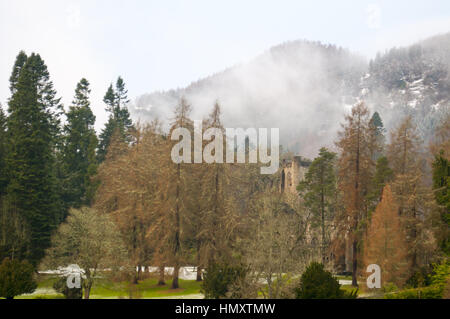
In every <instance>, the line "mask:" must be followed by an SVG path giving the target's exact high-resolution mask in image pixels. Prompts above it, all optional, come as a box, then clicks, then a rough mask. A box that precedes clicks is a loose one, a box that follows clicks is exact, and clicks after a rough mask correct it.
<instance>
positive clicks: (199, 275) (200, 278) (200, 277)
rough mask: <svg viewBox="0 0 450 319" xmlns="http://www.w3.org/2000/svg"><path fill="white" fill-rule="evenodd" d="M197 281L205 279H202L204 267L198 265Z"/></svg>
mask: <svg viewBox="0 0 450 319" xmlns="http://www.w3.org/2000/svg"><path fill="white" fill-rule="evenodd" d="M197 281H203V279H202V267H200V266H197Z"/></svg>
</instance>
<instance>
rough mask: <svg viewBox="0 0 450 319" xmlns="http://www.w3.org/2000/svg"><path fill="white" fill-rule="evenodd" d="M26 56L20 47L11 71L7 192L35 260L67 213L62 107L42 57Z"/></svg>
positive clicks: (33, 260) (41, 253)
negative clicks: (60, 153) (60, 169)
mask: <svg viewBox="0 0 450 319" xmlns="http://www.w3.org/2000/svg"><path fill="white" fill-rule="evenodd" d="M23 59H24V53H23V52H21V53H20V54H19V56H18V58H17V61H16V64H15V66H14V69H13V74H12V76H11V91H12V97H11V99H10V101H9V114H10V116H9V117H8V134H9V137H10V138H9V155H8V160H7V166H8V171H9V174H10V182H9V185H8V189H7V191H8V198H9V203H10V207H9V209H11V210H13V211H14V212H16V213H17V214H19V215H20V216H21V217H22V218H23V219H24V220H25V221H26V223H27V227H28V229H29V231H30V243H29V249H28V252H27V256H26V257H27V258H28V259H29V260H30V261H31V262H32V263H33V264H35V265H36V264H37V262H38V261H39V260H40V259H41V258H42V257H43V254H44V249H45V248H47V247H48V245H49V243H50V233H51V231H52V230H53V229H54V228H55V226H56V225H57V224H58V223H59V222H60V221H61V218H62V216H61V211H60V209H59V207H58V204H59V203H60V202H59V198H58V192H57V190H56V180H55V176H54V166H55V153H56V144H57V139H58V133H59V132H58V130H59V117H58V116H59V114H60V112H61V109H62V106H61V105H60V100H59V99H57V98H56V91H55V90H54V89H53V83H52V82H51V81H50V76H49V73H48V70H47V66H46V65H45V63H44V61H43V60H42V59H41V57H40V56H39V55H38V54H34V53H33V54H32V55H31V56H30V57H28V59H27V60H26V62H25V63H24V64H23V66H21V65H22V62H23ZM18 70H19V71H18Z"/></svg>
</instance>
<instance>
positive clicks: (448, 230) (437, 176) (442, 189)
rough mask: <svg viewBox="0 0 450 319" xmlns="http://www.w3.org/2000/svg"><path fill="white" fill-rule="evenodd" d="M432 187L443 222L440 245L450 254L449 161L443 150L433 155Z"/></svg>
mask: <svg viewBox="0 0 450 319" xmlns="http://www.w3.org/2000/svg"><path fill="white" fill-rule="evenodd" d="M433 189H434V195H435V198H436V202H437V203H438V205H439V206H440V215H441V220H442V222H443V227H442V229H443V231H442V234H441V235H440V236H439V237H440V246H441V248H442V250H443V251H444V252H445V253H446V254H447V255H448V254H450V161H449V159H448V158H446V157H445V156H444V151H443V150H442V151H441V152H440V153H439V155H436V156H435V160H434V162H433Z"/></svg>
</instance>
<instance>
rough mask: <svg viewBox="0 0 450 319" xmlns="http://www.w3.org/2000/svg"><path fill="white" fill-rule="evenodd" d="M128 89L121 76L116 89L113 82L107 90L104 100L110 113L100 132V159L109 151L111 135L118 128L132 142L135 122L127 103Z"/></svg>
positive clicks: (125, 139)
mask: <svg viewBox="0 0 450 319" xmlns="http://www.w3.org/2000/svg"><path fill="white" fill-rule="evenodd" d="M127 93H128V91H127V90H126V89H125V83H124V81H123V79H122V78H121V77H119V78H118V79H117V82H116V89H115V90H114V88H113V85H112V84H111V85H110V86H109V87H108V90H107V91H106V94H105V97H104V98H103V102H104V103H105V104H106V111H107V112H108V113H109V118H108V122H107V123H106V125H105V128H104V129H103V130H102V132H101V133H100V143H99V149H98V160H99V162H103V161H104V160H105V158H106V153H107V152H108V147H109V144H110V142H111V137H112V136H113V134H114V132H115V131H116V130H117V131H118V132H119V134H120V136H121V137H122V139H123V140H124V141H127V142H130V141H131V135H130V131H132V130H133V122H132V121H131V118H130V113H129V111H128V109H127V106H126V104H127V103H128V102H129V100H128V97H127Z"/></svg>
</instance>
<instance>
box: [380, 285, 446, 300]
mask: <svg viewBox="0 0 450 319" xmlns="http://www.w3.org/2000/svg"><path fill="white" fill-rule="evenodd" d="M442 292H443V289H442V287H439V286H430V287H424V288H415V289H406V290H402V291H399V292H396V293H389V294H386V295H385V296H384V298H385V299H442Z"/></svg>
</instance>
